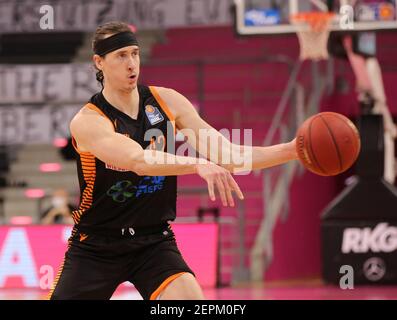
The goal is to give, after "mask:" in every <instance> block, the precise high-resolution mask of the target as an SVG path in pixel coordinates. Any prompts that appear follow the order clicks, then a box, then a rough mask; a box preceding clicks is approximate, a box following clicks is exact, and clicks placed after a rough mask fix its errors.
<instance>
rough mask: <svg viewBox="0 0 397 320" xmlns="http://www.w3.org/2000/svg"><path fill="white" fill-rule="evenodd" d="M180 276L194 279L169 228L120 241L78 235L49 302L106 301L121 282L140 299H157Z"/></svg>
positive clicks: (91, 235) (73, 237)
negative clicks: (183, 273) (169, 282)
mask: <svg viewBox="0 0 397 320" xmlns="http://www.w3.org/2000/svg"><path fill="white" fill-rule="evenodd" d="M80 240H81V241H80ZM182 272H189V273H191V274H193V275H194V273H193V272H192V270H191V269H190V268H189V267H188V265H187V264H186V262H185V261H184V259H183V257H182V255H181V253H180V252H179V250H178V247H177V244H176V241H175V237H174V233H173V232H172V230H171V229H170V228H169V227H164V229H163V230H161V231H159V232H157V233H155V234H150V235H134V236H130V237H123V238H119V237H118V238H115V237H106V236H103V235H93V234H82V233H79V232H76V233H75V234H74V235H73V236H72V237H71V239H70V247H69V249H68V250H67V252H66V254H65V260H64V263H63V266H62V267H61V269H60V272H59V274H58V276H57V277H56V279H55V281H54V283H55V288H54V290H53V291H52V292H50V295H49V298H50V299H51V300H59V299H67V300H69V299H98V300H105V299H110V298H111V296H112V294H113V292H114V291H115V290H116V288H117V287H118V286H119V285H120V284H121V283H123V282H125V281H129V282H131V283H132V284H133V285H134V286H135V288H136V289H137V290H138V291H139V293H140V294H141V295H142V297H143V298H144V299H153V298H154V299H155V298H156V296H157V294H158V293H159V291H160V290H161V288H163V287H164V286H165V284H166V283H167V282H168V281H170V279H173V278H174V277H175V275H177V274H179V273H182Z"/></svg>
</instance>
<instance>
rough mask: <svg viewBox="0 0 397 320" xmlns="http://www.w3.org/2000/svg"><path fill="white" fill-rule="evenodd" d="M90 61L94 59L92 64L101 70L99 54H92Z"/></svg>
mask: <svg viewBox="0 0 397 320" xmlns="http://www.w3.org/2000/svg"><path fill="white" fill-rule="evenodd" d="M92 61H94V64H95V66H96V67H97V69H98V70H102V57H101V56H100V55H97V54H94V55H93V57H92Z"/></svg>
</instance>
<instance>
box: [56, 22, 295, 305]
mask: <svg viewBox="0 0 397 320" xmlns="http://www.w3.org/2000/svg"><path fill="white" fill-rule="evenodd" d="M93 51H94V53H95V54H94V56H93V59H94V62H95V66H96V68H97V69H98V73H97V79H98V80H99V81H100V82H101V83H102V85H103V90H102V91H101V92H99V93H97V94H95V95H94V96H93V97H92V98H91V100H90V102H89V103H88V104H86V105H85V106H84V107H83V108H82V109H81V110H80V111H79V112H78V113H77V115H76V116H75V117H74V118H73V120H72V122H71V124H70V129H71V133H72V137H73V143H74V146H75V148H76V150H77V152H78V155H79V156H78V159H77V165H78V176H79V182H80V189H81V202H80V207H79V208H78V210H76V211H74V212H73V217H74V221H75V227H74V229H73V231H72V235H71V238H70V240H69V248H68V250H67V252H66V255H65V260H64V263H63V265H62V267H61V270H60V272H59V274H58V276H57V278H56V280H55V288H54V289H53V290H52V291H51V292H50V298H51V299H109V298H110V297H111V296H112V294H113V292H114V291H115V289H116V288H117V286H118V285H119V284H120V283H122V282H125V281H129V282H131V283H133V284H134V286H135V287H136V289H137V290H138V291H139V293H140V294H141V295H142V297H143V298H144V299H203V293H202V291H201V288H200V286H199V285H198V283H197V281H196V278H195V276H194V273H193V271H192V270H191V269H190V268H189V266H188V265H187V264H186V262H185V261H184V259H183V257H182V256H181V253H180V252H179V250H178V248H177V245H176V242H175V238H174V234H173V232H172V229H171V228H170V226H169V221H172V220H174V219H175V211H176V210H175V208H176V190H177V189H176V188H177V186H176V176H177V175H185V174H197V175H199V176H200V177H201V178H203V179H204V180H205V181H206V182H207V184H208V192H209V196H210V198H211V199H212V200H215V188H216V189H217V190H218V192H219V195H220V199H221V200H222V203H223V205H225V206H226V205H230V206H233V205H234V200H233V196H232V192H235V193H236V194H237V196H238V197H239V198H240V199H243V194H242V192H241V191H240V189H239V187H238V185H237V183H236V182H235V180H234V179H233V177H232V175H231V174H230V171H234V170H236V168H237V165H234V163H233V162H232V163H229V164H224V165H222V159H221V160H220V161H218V162H219V165H218V164H215V163H214V162H212V161H209V160H208V161H206V162H205V163H200V162H199V161H198V159H196V158H194V157H182V156H177V155H175V154H171V153H166V152H165V150H167V149H166V146H167V145H168V144H171V145H173V143H174V138H175V135H174V133H175V131H174V130H175V128H174V127H173V126H171V127H168V129H167V122H172V123H173V124H174V125H175V126H176V128H178V129H179V130H181V129H183V128H189V129H191V131H192V132H194V133H196V136H199V135H198V133H199V130H200V129H205V130H209V131H211V134H214V135H216V136H217V137H219V138H221V137H222V136H221V135H220V133H219V132H217V131H216V130H215V129H213V128H211V127H210V126H209V125H208V124H207V123H206V122H205V121H204V120H203V119H201V118H200V117H199V115H198V114H197V112H196V111H195V109H194V107H193V106H192V104H191V103H190V102H189V101H188V100H187V99H186V98H185V97H184V96H182V95H181V94H180V93H178V92H176V91H174V90H172V89H166V88H160V87H146V86H142V85H138V84H137V83H138V77H139V66H140V61H139V45H138V42H137V39H136V37H135V34H134V33H133V32H131V31H130V28H129V26H128V25H127V24H124V23H120V22H111V23H107V24H105V25H103V26H100V27H98V29H97V30H96V33H95V35H94V40H93ZM150 129H157V131H156V132H157V133H160V135H157V136H154V137H153V136H150V135H149V137H148V135H147V133H148V132H149V130H150ZM167 130H168V132H167ZM169 131H171V132H169ZM145 134H146V135H147V136H146V137H145ZM188 136H189V135H188ZM190 139H194V137H193V135H192V134H191V135H190ZM221 139H222V147H221V149H222V150H225V151H226V152H225V153H226V154H227V152H229V153H233V152H239V153H240V152H241V150H243V148H242V147H240V146H234V145H232V144H231V143H230V142H229V141H227V140H226V139H224V138H221ZM197 140H200V139H199V138H197ZM201 145H203V146H204V148H203V147H197V149H201V151H203V150H204V149H205V148H207V147H206V146H205V144H204V143H201ZM209 149H210V148H209ZM222 150H219V154H221V151H222ZM247 154H248V156H249V157H250V158H252V167H253V168H254V169H259V168H267V167H271V166H275V165H279V164H282V163H285V162H287V161H290V160H295V159H296V158H297V155H296V152H295V141H291V142H289V143H286V144H280V145H275V146H270V147H253V148H249V152H248V153H247ZM162 156H167V157H165V159H166V161H165V162H164V163H159V162H158V161H157V162H156V161H154V160H156V159H158V158H159V157H160V158H161V157H162ZM209 157H213V156H212V155H210V156H209ZM213 158H215V157H213ZM250 160H251V159H250Z"/></svg>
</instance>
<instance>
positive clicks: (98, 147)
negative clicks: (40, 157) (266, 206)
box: [70, 108, 243, 205]
mask: <svg viewBox="0 0 397 320" xmlns="http://www.w3.org/2000/svg"><path fill="white" fill-rule="evenodd" d="M70 131H71V133H72V136H73V137H74V139H75V140H76V143H77V147H78V149H79V151H80V152H89V153H91V154H93V155H94V156H95V157H97V158H98V159H99V160H101V161H103V162H104V163H107V164H109V165H112V166H115V167H118V168H122V169H127V170H130V171H133V172H135V173H137V174H138V175H142V176H143V175H148V176H169V175H185V174H198V175H199V176H200V177H202V178H203V179H204V180H205V181H206V182H207V184H208V191H209V195H210V198H211V199H212V200H215V191H214V189H215V187H216V188H217V189H218V191H219V194H220V197H221V199H222V202H223V204H224V205H227V204H228V203H229V205H233V198H232V196H231V193H232V191H234V192H236V194H237V195H238V196H239V197H240V198H243V195H242V193H241V190H240V189H239V187H238V185H237V183H236V182H235V180H234V179H233V177H232V176H231V175H230V173H229V172H228V171H227V170H226V169H224V168H222V167H220V166H218V165H216V164H214V163H212V162H209V161H206V160H203V159H197V158H194V157H183V156H175V155H173V154H169V153H165V152H162V151H155V150H143V149H142V147H141V145H139V144H138V143H137V142H135V141H134V140H132V139H130V138H127V137H126V136H124V135H122V134H119V133H117V132H115V131H114V128H113V125H112V123H111V122H110V120H109V119H107V118H105V117H103V116H101V115H100V114H99V113H97V112H96V111H94V110H91V109H88V108H83V109H82V110H81V111H80V112H79V113H78V114H77V115H76V116H75V117H74V118H73V119H72V121H71V123H70Z"/></svg>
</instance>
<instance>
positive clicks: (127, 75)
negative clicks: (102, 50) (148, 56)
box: [100, 46, 140, 91]
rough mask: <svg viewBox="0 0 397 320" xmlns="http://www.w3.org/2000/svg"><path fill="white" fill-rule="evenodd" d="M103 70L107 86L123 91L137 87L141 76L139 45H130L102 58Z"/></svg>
mask: <svg viewBox="0 0 397 320" xmlns="http://www.w3.org/2000/svg"><path fill="white" fill-rule="evenodd" d="M100 65H101V70H102V71H103V75H104V78H105V86H106V84H109V85H110V86H111V87H113V88H115V89H119V90H123V91H132V90H134V89H135V88H136V86H137V82H138V76H139V67H140V58H139V47H137V46H128V47H123V48H121V49H118V50H116V51H113V52H110V53H108V54H107V55H106V56H105V57H103V58H101V63H100Z"/></svg>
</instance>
